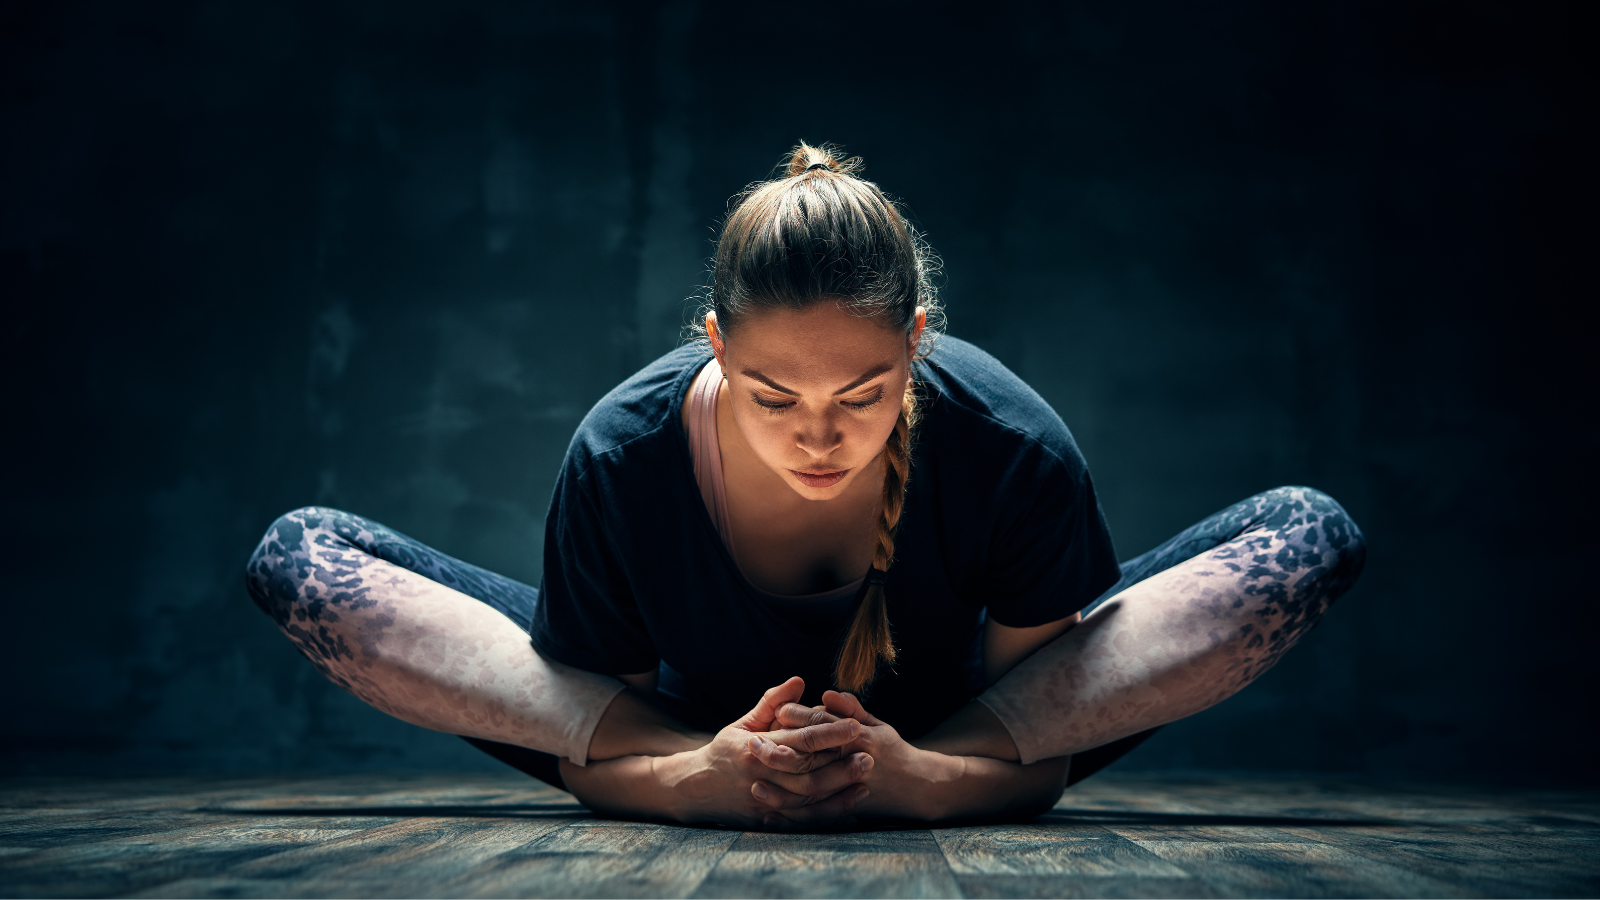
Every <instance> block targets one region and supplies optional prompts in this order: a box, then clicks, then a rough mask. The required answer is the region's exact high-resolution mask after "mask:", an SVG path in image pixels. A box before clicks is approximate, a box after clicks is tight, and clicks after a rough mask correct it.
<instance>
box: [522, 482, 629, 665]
mask: <svg viewBox="0 0 1600 900" xmlns="http://www.w3.org/2000/svg"><path fill="white" fill-rule="evenodd" d="M599 493H600V492H599V491H598V490H597V489H596V486H595V484H594V481H593V479H592V478H591V477H588V476H586V475H584V474H583V473H581V472H579V471H577V470H576V467H575V466H574V465H573V464H572V463H571V461H570V460H569V461H568V463H567V464H566V465H565V466H563V468H562V472H561V476H560V477H559V478H558V479H557V481H556V489H555V493H554V495H553V496H552V498H551V501H550V513H549V515H548V516H547V517H546V519H545V531H544V580H543V581H542V582H541V586H540V591H539V604H538V607H537V609H535V611H534V616H533V626H532V629H531V635H532V638H533V646H534V648H535V649H537V650H538V651H539V652H540V653H541V654H543V655H544V656H546V657H548V658H550V659H554V660H556V661H557V662H561V663H565V664H567V665H569V666H574V667H576V668H579V669H585V670H588V671H590V672H599V673H601V674H604V675H632V674H636V673H639V672H647V671H650V670H652V669H654V668H656V666H657V664H658V663H659V662H660V655H659V654H658V653H657V651H656V646H655V642H654V641H653V640H651V638H650V634H649V632H648V630H647V629H646V628H645V624H644V619H643V617H642V616H641V615H640V613H639V607H638V605H637V604H636V603H635V602H634V596H633V592H632V590H631V589H630V587H629V581H628V573H627V569H626V567H625V566H624V565H623V564H622V562H621V554H619V553H617V552H616V547H615V545H614V543H613V542H612V540H611V538H610V537H609V536H608V534H607V532H608V529H607V528H606V527H605V525H606V521H605V519H606V515H605V506H604V505H603V504H602V503H601V502H599V499H598V496H597V495H598V494H599Z"/></svg>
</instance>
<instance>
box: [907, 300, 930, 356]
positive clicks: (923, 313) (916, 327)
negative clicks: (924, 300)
mask: <svg viewBox="0 0 1600 900" xmlns="http://www.w3.org/2000/svg"><path fill="white" fill-rule="evenodd" d="M927 324H928V311H927V310H926V309H924V308H922V307H920V306H919V307H917V318H916V321H915V322H913V323H912V325H911V334H910V335H909V336H908V337H907V339H906V345H907V347H909V348H910V349H909V352H910V353H911V358H912V359H916V358H917V344H918V343H920V342H921V341H922V329H923V328H924V327H925V326H926V325H927Z"/></svg>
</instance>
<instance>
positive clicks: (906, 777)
mask: <svg viewBox="0 0 1600 900" xmlns="http://www.w3.org/2000/svg"><path fill="white" fill-rule="evenodd" d="M1069 762H1070V759H1069V758H1068V757H1060V758H1057V759H1047V760H1041V761H1040V762H1037V763H1034V764H1032V765H1027V766H1024V765H1022V764H1021V763H1015V762H1007V761H1005V760H999V759H991V758H988V757H982V756H950V755H947V754H943V753H935V752H931V751H925V750H916V751H915V755H914V756H912V757H911V758H910V759H909V760H908V761H906V762H904V763H902V764H901V766H900V767H899V768H900V769H901V772H899V773H896V774H891V773H885V775H886V777H885V778H883V779H882V781H881V782H879V783H877V784H874V781H873V779H871V778H870V777H869V779H868V781H867V784H868V786H869V788H871V790H872V795H871V796H870V797H869V798H868V799H867V801H866V802H865V803H863V804H862V806H861V807H860V809H859V810H858V813H859V814H862V815H880V816H894V817H904V818H913V819H923V820H926V821H935V822H937V821H949V820H954V819H975V818H993V817H1007V818H1027V817H1030V816H1035V815H1038V814H1040V813H1042V812H1044V811H1046V810H1048V809H1049V808H1050V807H1052V806H1054V805H1055V802H1056V801H1057V800H1059V799H1060V798H1061V792H1062V791H1063V790H1064V789H1065V788H1066V785H1067V769H1068V764H1069Z"/></svg>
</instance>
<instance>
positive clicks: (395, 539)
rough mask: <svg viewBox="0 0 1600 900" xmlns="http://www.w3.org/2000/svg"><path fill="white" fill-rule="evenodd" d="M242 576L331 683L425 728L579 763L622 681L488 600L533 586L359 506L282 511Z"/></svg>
mask: <svg viewBox="0 0 1600 900" xmlns="http://www.w3.org/2000/svg"><path fill="white" fill-rule="evenodd" d="M380 552H381V553H382V555H383V557H389V558H380V556H379V555H378V553H380ZM390 558H393V559H397V560H400V561H401V562H405V563H407V565H405V566H402V565H400V564H397V563H396V562H393V561H390ZM414 570H421V571H425V572H428V573H429V575H432V576H434V577H425V576H424V575H421V574H418V572H417V571H414ZM436 578H438V579H440V580H435V579H436ZM443 579H449V580H451V581H453V582H454V583H456V584H458V585H461V586H462V588H463V590H473V591H474V593H475V594H477V596H469V595H468V594H467V593H463V591H462V590H456V589H454V588H452V587H448V586H446V585H445V584H443V583H441V580H443ZM246 583H247V585H248V587H249V589H250V594H251V596H252V597H253V598H254V599H255V601H256V604H257V605H258V606H260V607H261V608H262V610H263V611H265V612H266V613H267V614H268V615H270V616H271V617H272V618H273V620H274V621H275V622H277V624H278V627H279V628H281V629H282V630H283V632H284V633H285V634H286V635H287V636H288V637H289V639H290V640H291V641H292V642H293V643H294V645H295V647H296V648H298V649H299V650H300V652H301V653H302V654H303V655H304V656H305V657H306V658H307V659H309V660H310V661H311V663H312V664H313V665H315V666H316V667H317V669H318V670H319V671H321V672H322V673H323V674H324V675H326V676H327V677H328V678H329V679H330V680H331V681H333V682H334V683H336V684H338V685H339V686H340V687H343V688H344V689H345V690H348V691H349V692H350V693H352V694H354V695H356V696H357V697H359V698H361V699H362V700H364V701H366V702H367V703H369V704H371V705H372V706H374V707H376V708H378V709H380V710H383V711H384V712H386V713H388V714H390V715H392V716H395V717H397V718H400V719H403V720H405V721H407V722H410V723H412V724H415V725H420V726H422V727H424V728H431V729H434V730H437V731H445V732H449V733H452V734H460V735H465V736H468V737H474V738H480V739H484V740H489V741H496V742H499V743H505V744H514V745H517V746H519V747H528V748H531V749H535V750H541V751H544V752H548V753H553V754H556V755H558V756H565V757H568V758H570V759H572V760H573V761H575V762H577V763H579V764H580V765H581V764H582V763H583V762H584V760H585V757H586V753H587V749H588V742H589V736H590V735H591V734H592V732H593V730H594V726H595V723H596V722H597V721H598V720H599V717H600V716H601V714H603V713H604V711H605V708H606V705H607V704H608V703H609V701H610V699H611V697H612V696H614V695H615V693H616V692H617V691H618V690H620V689H621V687H622V685H621V684H620V683H619V682H618V681H616V680H615V679H613V678H608V677H605V676H601V675H595V674H592V673H588V672H582V671H579V670H577V669H572V668H569V667H567V666H562V665H559V664H556V663H552V662H550V661H548V660H545V659H544V658H542V657H540V656H539V655H538V654H537V653H536V652H534V650H533V647H532V645H531V644H530V643H529V641H528V635H527V634H526V632H524V631H523V629H522V628H521V627H519V626H518V624H517V623H515V622H513V621H512V620H511V619H509V618H507V616H506V614H503V613H502V612H501V611H499V610H498V609H497V608H496V606H495V605H491V604H492V603H496V601H497V595H498V596H499V597H501V598H503V596H504V595H505V594H506V593H507V592H510V591H514V590H517V589H521V590H523V591H531V589H530V588H527V587H526V586H522V585H517V584H516V583H515V582H510V581H509V580H507V579H502V578H499V576H494V575H492V574H491V573H486V572H483V571H482V570H478V569H474V568H472V567H469V566H466V565H465V564H462V563H460V562H458V561H456V560H451V559H450V558H449V557H445V556H443V555H442V554H438V553H434V552H433V551H431V550H428V549H427V548H425V547H423V546H422V545H420V544H416V542H414V541H410V540H409V539H408V538H404V537H403V536H400V535H397V534H395V533H394V532H391V531H388V530H387V529H384V528H383V527H382V526H380V525H377V524H376V523H373V522H369V521H367V520H365V519H362V518H360V517H358V516H353V515H350V514H349V513H343V512H339V511H337V510H331V509H324V508H319V507H309V508H306V509H299V510H295V511H294V512H291V513H288V514H286V515H284V516H282V517H280V518H279V519H278V520H277V521H276V522H274V523H273V525H272V527H271V528H269V529H268V530H267V533H266V536H265V537H263V538H262V541H261V544H260V545H259V546H258V547H257V548H256V551H255V553H254V554H253V555H252V556H251V559H250V563H249V567H248V570H247V574H246ZM498 605H504V604H498ZM506 608H507V609H510V607H509V606H508V607H506Z"/></svg>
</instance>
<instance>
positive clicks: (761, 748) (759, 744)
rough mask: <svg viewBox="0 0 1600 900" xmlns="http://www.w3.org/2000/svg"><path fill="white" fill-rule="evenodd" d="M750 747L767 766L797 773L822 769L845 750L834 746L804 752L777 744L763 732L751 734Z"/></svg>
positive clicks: (753, 754) (751, 751) (780, 770)
mask: <svg viewBox="0 0 1600 900" xmlns="http://www.w3.org/2000/svg"><path fill="white" fill-rule="evenodd" d="M749 747H750V754H751V755H752V756H754V757H755V758H756V759H757V760H758V761H759V762H760V763H761V764H762V765H764V766H766V767H767V768H769V769H776V770H778V771H779V772H793V773H796V774H801V773H805V772H809V771H811V770H812V769H820V768H822V767H823V766H825V765H827V764H828V763H831V762H833V761H834V760H836V759H838V758H839V757H840V755H841V754H842V752H843V751H841V750H839V749H838V748H833V749H829V750H818V751H817V752H815V753H802V752H800V751H799V750H796V749H794V748H793V747H785V746H784V745H782V744H775V743H773V742H772V741H769V740H767V736H766V735H763V734H756V735H751V737H750V744H749Z"/></svg>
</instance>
